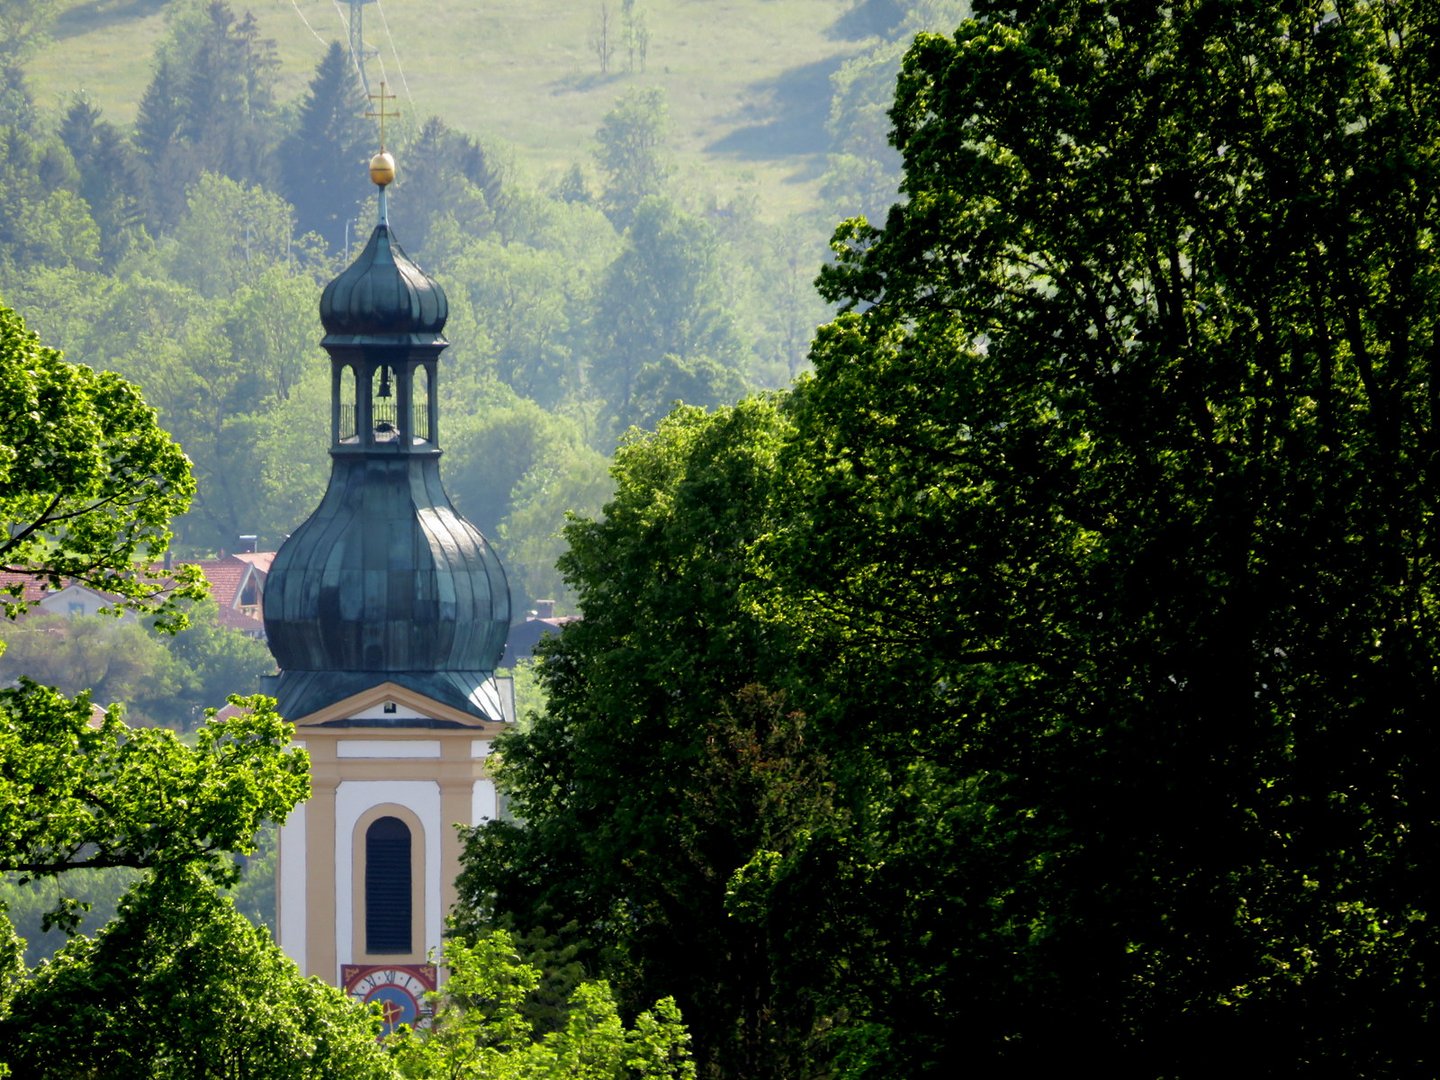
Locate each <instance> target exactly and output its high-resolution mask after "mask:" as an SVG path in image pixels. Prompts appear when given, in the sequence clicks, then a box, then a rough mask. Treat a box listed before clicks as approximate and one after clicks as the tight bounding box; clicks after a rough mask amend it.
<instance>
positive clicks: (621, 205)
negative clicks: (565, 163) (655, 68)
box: [595, 86, 671, 229]
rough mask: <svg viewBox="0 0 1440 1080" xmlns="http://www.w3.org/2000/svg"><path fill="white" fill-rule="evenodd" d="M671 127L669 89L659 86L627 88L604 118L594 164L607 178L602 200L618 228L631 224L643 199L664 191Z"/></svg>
mask: <svg viewBox="0 0 1440 1080" xmlns="http://www.w3.org/2000/svg"><path fill="white" fill-rule="evenodd" d="M669 129H670V114H669V107H668V106H667V105H666V103H665V91H663V90H661V89H660V88H659V87H655V86H649V87H633V88H631V89H630V90H627V91H626V92H625V93H624V94H622V95H621V96H620V97H618V98H616V99H615V104H614V106H613V107H612V108H611V109H610V111H609V112H607V113H606V114H605V116H604V118H603V119H602V120H601V122H600V128H599V130H597V131H596V132H595V141H596V143H597V144H598V145H597V146H596V149H595V163H596V164H597V165H598V166H599V167H600V172H601V174H602V175H603V177H604V189H603V191H602V193H601V202H602V204H603V205H604V207H605V212H606V213H607V214H608V215H609V216H610V220H611V221H613V222H614V223H615V226H616V228H621V229H623V228H625V227H626V226H628V225H629V224H630V219H631V218H632V217H634V215H635V211H636V210H637V209H638V208H639V206H640V203H641V202H642V201H643V200H645V199H647V198H649V197H650V196H652V195H662V194H664V192H665V185H666V183H667V182H668V181H669V178H670V173H671V165H670V161H669V158H668V156H667V154H666V150H665V144H666V141H667V139H668V138H669Z"/></svg>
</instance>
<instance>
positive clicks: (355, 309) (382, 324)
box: [320, 221, 450, 339]
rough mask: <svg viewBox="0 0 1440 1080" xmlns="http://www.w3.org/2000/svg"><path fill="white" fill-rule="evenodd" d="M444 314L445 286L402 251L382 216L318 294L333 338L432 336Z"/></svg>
mask: <svg viewBox="0 0 1440 1080" xmlns="http://www.w3.org/2000/svg"><path fill="white" fill-rule="evenodd" d="M449 314H450V305H449V302H448V301H447V300H446V299H445V290H444V289H442V288H441V287H440V285H439V284H438V283H437V282H436V281H435V280H434V279H433V278H431V277H430V276H429V275H427V274H426V273H425V271H423V270H421V269H420V267H418V266H416V265H415V264H414V263H413V262H411V261H410V259H409V258H408V257H406V255H405V252H404V251H403V250H401V247H400V245H399V244H398V243H396V242H395V241H394V239H392V238H391V236H390V226H389V225H387V224H386V223H385V222H383V221H382V222H380V224H378V225H376V226H375V231H374V232H372V233H371V234H370V241H369V243H367V244H366V245H365V250H363V251H362V252H360V255H359V257H358V258H356V260H355V261H354V262H353V263H351V264H350V265H349V266H348V267H347V268H346V269H345V270H344V271H343V272H342V273H341V274H340V276H339V277H337V278H336V279H335V280H334V281H332V282H330V284H329V285H326V286H325V291H324V292H323V293H322V294H321V296H320V322H321V323H322V324H323V325H324V327H325V332H326V334H327V335H329V336H330V337H332V338H340V339H346V338H348V339H355V338H369V337H385V338H392V337H395V336H396V335H420V336H424V337H429V338H434V337H436V336H437V335H439V333H440V331H441V330H443V329H444V328H445V319H446V318H447V317H448V315H449Z"/></svg>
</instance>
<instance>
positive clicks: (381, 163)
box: [370, 150, 395, 188]
mask: <svg viewBox="0 0 1440 1080" xmlns="http://www.w3.org/2000/svg"><path fill="white" fill-rule="evenodd" d="M394 180H395V156H394V155H393V154H391V153H390V151H388V150H381V151H380V152H379V153H378V154H376V155H375V156H374V157H372V158H371V159H370V182H371V183H372V184H374V185H375V186H376V187H382V188H383V187H384V186H385V185H386V184H390V183H393V182H394Z"/></svg>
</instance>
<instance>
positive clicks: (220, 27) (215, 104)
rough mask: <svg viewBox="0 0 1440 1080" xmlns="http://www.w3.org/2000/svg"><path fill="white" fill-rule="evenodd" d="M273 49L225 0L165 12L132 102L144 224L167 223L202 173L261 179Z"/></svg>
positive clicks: (268, 162)
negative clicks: (162, 31) (165, 27)
mask: <svg viewBox="0 0 1440 1080" xmlns="http://www.w3.org/2000/svg"><path fill="white" fill-rule="evenodd" d="M277 67H278V61H277V60H276V57H275V43H274V42H273V41H270V40H269V39H267V38H262V37H261V36H260V31H259V26H258V24H257V23H256V21H255V17H254V16H253V15H252V14H249V13H248V12H247V13H246V14H245V15H244V16H243V17H241V18H238V19H237V18H236V16H235V13H234V11H233V10H232V9H231V8H230V6H229V4H227V3H226V2H225V0H191V2H188V3H183V4H179V5H176V6H175V7H173V8H172V9H171V19H170V26H169V33H168V34H167V36H166V38H165V40H164V41H162V42H161V43H160V45H159V47H158V48H157V50H156V55H155V73H154V75H153V77H152V78H151V81H150V84H149V85H148V86H147V87H146V89H145V94H144V96H143V97H142V98H141V100H140V106H139V112H138V115H137V117H136V133H135V135H136V138H135V141H136V145H137V146H138V147H139V149H140V152H141V155H142V157H143V158H144V160H145V162H146V164H147V165H148V166H149V176H148V180H149V184H148V187H147V190H148V191H149V193H150V196H151V197H150V199H149V205H148V207H147V210H148V213H149V222H150V224H151V226H152V228H153V229H155V230H156V231H157V232H158V231H161V230H162V229H165V228H168V227H169V226H170V225H172V224H173V223H174V221H175V219H176V216H177V215H178V212H179V211H180V209H181V208H182V207H184V206H185V196H186V193H187V192H188V191H189V189H190V187H191V185H192V184H194V183H195V181H196V180H198V179H199V178H200V176H201V175H202V174H203V173H207V172H211V173H217V174H219V175H221V176H226V177H230V178H231V179H233V180H237V181H240V182H246V183H257V182H266V181H269V180H270V179H271V177H272V173H273V162H272V155H271V149H272V148H271V145H270V143H271V134H270V132H271V128H272V124H271V122H270V117H271V113H272V112H273V108H274V101H273V94H272V91H271V86H272V83H273V79H274V72H275V69H276V68H277Z"/></svg>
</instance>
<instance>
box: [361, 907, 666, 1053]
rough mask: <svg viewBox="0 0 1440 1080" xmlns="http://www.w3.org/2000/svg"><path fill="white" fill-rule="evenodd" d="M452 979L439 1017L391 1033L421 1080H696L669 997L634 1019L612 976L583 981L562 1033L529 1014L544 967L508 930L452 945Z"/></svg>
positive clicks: (438, 1005) (437, 1001) (437, 1002)
mask: <svg viewBox="0 0 1440 1080" xmlns="http://www.w3.org/2000/svg"><path fill="white" fill-rule="evenodd" d="M444 962H445V967H446V971H447V978H446V981H445V986H444V988H443V989H442V990H441V991H440V992H439V993H436V994H433V995H431V1001H430V1004H431V1006H432V1010H433V1019H432V1020H431V1021H430V1023H429V1024H427V1025H425V1026H423V1027H421V1028H419V1029H416V1030H412V1029H409V1028H401V1029H400V1030H399V1031H398V1032H396V1033H395V1035H393V1036H391V1037H390V1039H389V1040H388V1045H389V1047H390V1049H391V1051H392V1054H393V1059H394V1063H395V1067H396V1069H397V1070H398V1071H399V1073H400V1075H401V1076H404V1077H407V1078H413V1080H441V1078H444V1077H460V1076H473V1077H484V1078H486V1080H570V1078H572V1077H581V1076H583V1077H595V1078H596V1080H694V1076H695V1064H694V1062H693V1061H691V1060H690V1054H689V1050H688V1047H687V1044H688V1042H689V1036H688V1035H687V1034H686V1032H685V1027H684V1025H683V1024H682V1023H681V1022H680V1014H679V1012H678V1011H677V1009H676V1008H675V1002H674V1001H673V1000H671V999H669V998H665V999H663V1000H661V1001H658V1002H656V1003H655V1006H654V1008H653V1009H646V1010H644V1011H643V1012H641V1013H640V1015H639V1016H637V1017H636V1018H635V1022H634V1023H633V1024H631V1025H630V1026H628V1027H627V1026H626V1025H625V1023H624V1022H623V1021H622V1020H621V1018H620V1014H619V1012H618V1010H617V1009H616V1006H615V1000H614V997H613V996H612V994H611V993H610V989H609V987H608V986H606V985H605V984H604V983H603V982H583V983H580V984H579V985H577V986H576V987H575V989H574V992H573V993H572V994H571V996H570V999H569V1001H568V1002H567V1003H566V1005H565V1007H564V1008H563V1010H562V1012H561V1017H560V1020H559V1022H558V1023H557V1025H556V1027H555V1029H554V1030H553V1031H548V1032H545V1033H543V1034H541V1035H539V1037H537V1035H536V1033H535V1032H534V1030H533V1029H532V1027H531V1023H530V1021H529V1019H528V1018H527V1015H526V1006H527V1001H528V999H529V997H530V996H531V995H532V994H533V992H534V991H535V989H536V987H537V986H539V984H540V979H541V973H540V971H539V970H537V969H536V968H535V967H534V966H532V965H530V964H527V963H525V962H523V961H522V960H520V959H519V957H518V956H517V955H516V953H515V946H514V943H513V942H512V941H511V939H510V937H509V935H507V934H506V933H505V932H504V931H495V932H493V933H490V934H487V935H485V936H483V937H482V938H480V940H478V941H477V942H476V943H475V944H474V945H473V946H468V945H465V944H463V943H461V942H458V941H456V942H451V943H449V944H448V945H446V946H445V956H444Z"/></svg>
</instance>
